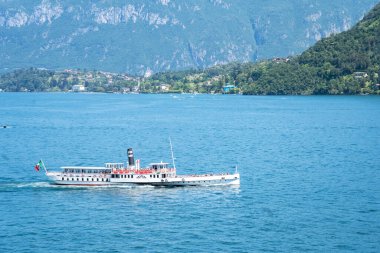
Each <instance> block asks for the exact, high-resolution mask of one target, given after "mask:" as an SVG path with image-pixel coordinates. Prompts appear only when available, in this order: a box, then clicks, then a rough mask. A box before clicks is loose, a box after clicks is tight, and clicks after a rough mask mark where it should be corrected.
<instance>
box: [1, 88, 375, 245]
mask: <svg viewBox="0 0 380 253" xmlns="http://www.w3.org/2000/svg"><path fill="white" fill-rule="evenodd" d="M0 125H9V126H10V127H9V128H2V129H0V144H1V147H0V172H1V174H0V252H303V251H314V252H379V251H380V97H370V96H367V97H322V96H321V97H313V96H311V97H254V96H253V97H250V96H220V95H215V96H213V95H197V96H194V95H175V96H174V95H117V94H65V93H54V94H53V93H46V94H44V93H40V94H38V93H35V94H27V93H0ZM169 136H171V139H172V142H173V147H174V152H175V156H176V158H177V160H176V165H177V170H178V171H179V172H182V173H190V174H194V173H204V172H222V171H230V172H232V171H234V169H233V167H234V166H235V164H237V165H238V166H239V171H240V173H241V186H240V187H220V186H219V187H189V188H155V187H108V188H78V187H58V186H54V185H51V184H49V183H48V181H47V179H46V178H45V177H44V174H43V173H41V172H40V173H37V172H35V171H34V169H33V165H34V164H35V163H36V162H37V161H38V160H39V159H40V158H42V159H43V160H44V162H45V164H46V166H47V167H48V169H57V168H59V167H60V166H64V165H94V166H99V165H102V164H103V163H104V162H111V161H126V150H127V148H128V147H133V148H134V151H135V156H136V157H137V158H141V163H142V164H143V165H147V164H148V163H149V162H154V161H161V160H163V161H170V148H169V142H168V138H169Z"/></svg>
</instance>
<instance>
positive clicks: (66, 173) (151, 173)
mask: <svg viewBox="0 0 380 253" xmlns="http://www.w3.org/2000/svg"><path fill="white" fill-rule="evenodd" d="M172 159H173V166H172V167H171V168H170V167H169V163H165V162H159V163H151V164H149V166H148V167H147V168H140V160H136V163H135V159H134V155H133V150H132V148H129V149H128V164H126V165H124V163H105V164H104V166H103V167H82V166H66V167H61V169H62V171H59V172H56V171H48V170H47V169H46V168H45V166H44V165H43V163H42V166H43V168H44V170H45V173H46V175H47V176H48V177H49V178H50V179H51V180H52V181H53V182H54V183H55V184H58V185H77V186H110V185H111V186H112V185H127V184H137V185H153V186H199V185H226V184H227V185H239V184H240V174H239V173H238V172H237V170H236V171H235V173H222V174H211V173H210V174H203V175H177V173H176V167H175V163H174V157H173V151H172Z"/></svg>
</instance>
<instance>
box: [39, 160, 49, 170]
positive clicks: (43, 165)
mask: <svg viewBox="0 0 380 253" xmlns="http://www.w3.org/2000/svg"><path fill="white" fill-rule="evenodd" d="M40 161H41V163H42V167H44V170H45V173H47V172H48V171H47V169H46V167H45V164H44V161H42V159H40Z"/></svg>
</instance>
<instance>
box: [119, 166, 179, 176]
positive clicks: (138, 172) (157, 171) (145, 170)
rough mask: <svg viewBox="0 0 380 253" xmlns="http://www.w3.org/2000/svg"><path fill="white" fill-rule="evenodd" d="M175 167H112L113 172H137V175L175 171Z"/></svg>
mask: <svg viewBox="0 0 380 253" xmlns="http://www.w3.org/2000/svg"><path fill="white" fill-rule="evenodd" d="M175 171H176V169H175V168H166V169H159V170H155V169H150V168H149V169H113V170H112V173H113V174H137V175H144V174H155V173H160V174H162V173H172V172H175Z"/></svg>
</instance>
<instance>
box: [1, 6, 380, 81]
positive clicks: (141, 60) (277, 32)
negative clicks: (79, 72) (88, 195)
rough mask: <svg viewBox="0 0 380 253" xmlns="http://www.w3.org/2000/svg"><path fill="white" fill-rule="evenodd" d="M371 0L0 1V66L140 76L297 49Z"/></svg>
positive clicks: (358, 14) (334, 29)
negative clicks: (98, 71) (83, 70)
mask: <svg viewBox="0 0 380 253" xmlns="http://www.w3.org/2000/svg"><path fill="white" fill-rule="evenodd" d="M374 3H375V1H374V0H360V1H358V0H351V1H347V0H333V1H332V0H302V1H300V0H287V1H284V0H266V1H247V0H191V1H186V0H176V1H173V0H154V1H152V0H138V1H137V0H107V1H92V0H81V1H77V0H28V1H25V0H12V1H8V0H0V59H1V61H0V73H5V72H9V71H12V70H16V69H20V68H29V67H35V68H47V69H55V70H64V69H77V68H80V69H87V70H101V71H108V72H117V73H129V74H134V75H144V74H146V73H147V74H149V73H157V72H163V71H177V70H184V69H190V68H206V67H210V66H215V65H217V64H227V63H231V62H234V61H238V62H251V61H253V62H254V61H257V60H263V59H267V58H272V57H284V56H287V55H297V54H299V53H301V52H302V51H304V50H305V49H307V48H308V47H309V46H310V45H313V44H315V42H317V41H318V40H320V39H321V38H324V37H327V36H329V35H330V34H332V33H338V32H341V31H346V30H348V29H349V28H351V27H352V26H353V25H354V24H355V23H356V22H357V21H358V20H359V19H361V18H362V17H363V15H364V14H365V13H366V12H367V11H368V10H369V9H370V8H372V7H373V6H374Z"/></svg>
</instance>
